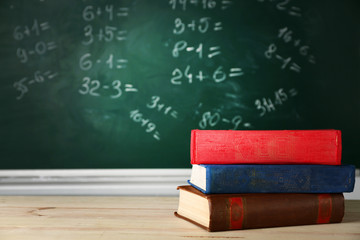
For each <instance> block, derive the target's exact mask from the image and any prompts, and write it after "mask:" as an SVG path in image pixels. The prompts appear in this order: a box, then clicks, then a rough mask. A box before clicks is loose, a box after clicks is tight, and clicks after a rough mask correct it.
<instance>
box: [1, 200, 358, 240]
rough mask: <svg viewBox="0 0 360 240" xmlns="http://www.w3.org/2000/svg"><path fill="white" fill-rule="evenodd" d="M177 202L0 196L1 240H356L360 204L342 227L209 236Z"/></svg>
mask: <svg viewBox="0 0 360 240" xmlns="http://www.w3.org/2000/svg"><path fill="white" fill-rule="evenodd" d="M177 204H178V198H177V197H103V196H99V197H78V196H32V197H30V196H0V239H1V240H8V239H12V240H22V239H26V240H43V239H46V240H51V239H59V240H69V239H79V240H81V239H106V240H112V239H114V240H120V239H127V240H131V239H141V240H144V239H156V240H161V239H166V240H169V239H227V240H229V239H264V240H269V239H276V240H281V239H286V240H289V239H291V240H296V239H306V240H314V239H326V240H331V239H336V240H339V239H356V240H360V201H355V200H352V201H350V200H347V201H346V204H345V209H346V210H345V211H346V213H345V217H344V220H343V222H342V223H339V224H323V225H308V226H295V227H280V228H267V229H254V230H237V231H226V232H215V233H209V232H206V231H205V230H203V229H201V228H199V227H197V226H195V225H193V224H191V223H189V222H186V221H184V220H182V219H179V218H176V217H175V216H174V214H173V213H174V211H175V210H176V209H177Z"/></svg>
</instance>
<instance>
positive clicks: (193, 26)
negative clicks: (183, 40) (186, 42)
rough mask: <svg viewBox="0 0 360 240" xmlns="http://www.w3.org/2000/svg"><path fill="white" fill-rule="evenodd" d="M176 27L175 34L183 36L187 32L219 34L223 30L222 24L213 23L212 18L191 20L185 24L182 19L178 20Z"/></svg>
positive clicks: (176, 20)
mask: <svg viewBox="0 0 360 240" xmlns="http://www.w3.org/2000/svg"><path fill="white" fill-rule="evenodd" d="M174 25H175V27H174V29H173V33H174V34H175V35H181V34H183V33H184V32H185V31H186V30H189V31H191V32H199V33H206V32H208V31H210V30H212V31H214V32H217V31H221V30H222V29H223V27H222V22H219V21H213V20H212V19H211V18H210V17H202V18H200V19H199V20H191V21H189V22H184V21H183V20H182V19H181V18H176V19H175V21H174Z"/></svg>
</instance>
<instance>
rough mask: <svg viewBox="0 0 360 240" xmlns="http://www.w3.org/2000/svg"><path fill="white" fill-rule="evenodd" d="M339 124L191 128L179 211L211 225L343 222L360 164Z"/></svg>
mask: <svg viewBox="0 0 360 240" xmlns="http://www.w3.org/2000/svg"><path fill="white" fill-rule="evenodd" d="M341 151H342V145H341V132H340V131H338V130H283V131H280V130H279V131H275V130H274V131H236V130H192V132H191V150H190V152H191V164H192V173H191V179H190V181H189V183H190V185H187V186H179V187H178V189H179V190H180V194H179V206H178V210H177V212H175V215H176V216H178V217H180V218H183V219H185V220H187V221H190V222H192V223H194V224H196V225H199V226H201V227H203V228H205V229H206V230H208V231H224V230H233V229H249V228H264V227H281V226H296V225H308V224H321V223H339V222H341V221H342V219H343V216H344V196H343V192H352V191H353V189H354V182H355V167H354V166H352V165H341Z"/></svg>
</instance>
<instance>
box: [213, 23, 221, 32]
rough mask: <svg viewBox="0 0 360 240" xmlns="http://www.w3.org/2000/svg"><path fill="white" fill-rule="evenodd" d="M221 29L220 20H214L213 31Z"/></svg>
mask: <svg viewBox="0 0 360 240" xmlns="http://www.w3.org/2000/svg"><path fill="white" fill-rule="evenodd" d="M222 29H223V28H222V22H216V23H215V24H214V31H221V30H222Z"/></svg>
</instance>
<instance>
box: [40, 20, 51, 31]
mask: <svg viewBox="0 0 360 240" xmlns="http://www.w3.org/2000/svg"><path fill="white" fill-rule="evenodd" d="M40 29H41V30H42V31H46V30H48V29H50V25H49V23H48V22H43V23H40Z"/></svg>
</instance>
